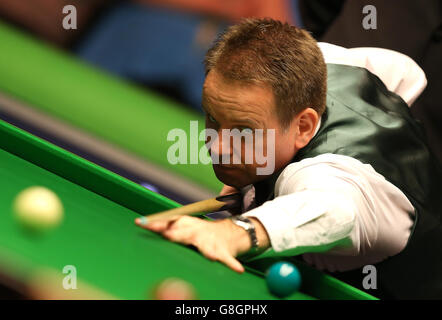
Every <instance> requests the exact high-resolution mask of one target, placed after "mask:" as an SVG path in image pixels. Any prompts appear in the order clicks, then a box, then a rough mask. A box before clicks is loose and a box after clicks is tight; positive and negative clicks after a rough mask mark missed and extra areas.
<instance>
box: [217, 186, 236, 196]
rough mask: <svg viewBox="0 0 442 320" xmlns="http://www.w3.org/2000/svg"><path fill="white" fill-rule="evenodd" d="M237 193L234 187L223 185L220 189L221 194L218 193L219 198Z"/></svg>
mask: <svg viewBox="0 0 442 320" xmlns="http://www.w3.org/2000/svg"><path fill="white" fill-rule="evenodd" d="M237 192H239V190H238V189H236V188H235V187H231V186H228V185H226V184H225V185H224V186H223V188H222V189H221V192H220V193H219V195H220V196H225V195H227V194H232V193H237Z"/></svg>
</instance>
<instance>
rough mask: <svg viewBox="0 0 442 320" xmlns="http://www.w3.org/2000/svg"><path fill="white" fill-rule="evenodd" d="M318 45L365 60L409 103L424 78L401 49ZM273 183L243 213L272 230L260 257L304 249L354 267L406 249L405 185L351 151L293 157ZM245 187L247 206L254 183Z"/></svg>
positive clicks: (409, 211) (409, 213) (349, 59)
mask: <svg viewBox="0 0 442 320" xmlns="http://www.w3.org/2000/svg"><path fill="white" fill-rule="evenodd" d="M319 46H320V48H321V50H322V52H323V55H324V58H325V60H326V62H327V63H337V64H346V65H354V66H359V67H365V68H367V69H368V70H369V71H371V72H372V73H374V74H376V75H377V76H378V77H379V78H380V79H381V80H382V81H383V82H384V83H385V85H386V86H387V88H388V89H389V90H391V91H394V92H396V93H397V94H398V95H400V96H401V97H402V98H403V99H404V100H405V101H406V102H407V104H408V105H409V106H410V105H411V104H412V103H413V102H414V100H415V99H416V98H417V97H418V96H419V95H420V93H421V92H422V91H423V89H424V88H425V86H426V79H425V74H424V73H423V71H422V70H421V69H420V68H419V66H417V64H416V63H415V62H414V61H413V60H411V59H410V58H408V57H407V56H404V55H402V54H400V53H397V52H394V51H391V50H385V49H380V48H355V49H345V48H342V47H338V46H334V45H331V44H326V43H320V44H319ZM399 71H400V72H399ZM404 71H405V72H404ZM319 126H320V124H318V127H317V128H316V132H317V131H318V129H319ZM274 191H275V199H274V200H271V201H267V202H265V203H264V204H263V205H262V206H260V207H257V208H254V209H252V210H250V211H248V212H246V213H244V214H243V215H244V216H247V217H255V218H256V219H258V220H259V221H260V222H261V223H262V225H263V226H264V228H265V230H266V231H267V234H268V236H269V238H270V243H271V247H270V248H269V249H268V250H266V251H265V252H264V253H262V254H260V255H259V256H257V257H256V258H259V257H268V256H281V255H282V256H295V255H301V254H302V255H303V259H304V260H305V261H306V262H307V263H309V264H311V265H313V266H315V267H316V268H317V269H320V270H328V271H332V272H333V271H347V270H352V269H356V268H359V267H362V266H364V265H368V264H374V263H377V262H380V261H382V260H384V259H386V258H388V257H390V256H394V255H396V254H398V253H399V252H401V251H402V250H403V249H404V248H405V246H406V244H407V241H408V239H409V237H410V234H411V230H412V227H413V224H414V208H413V206H412V204H411V203H410V201H409V200H408V199H407V197H406V196H405V195H404V194H403V192H402V191H401V190H399V189H398V188H397V187H395V186H394V185H393V184H392V183H390V182H388V181H387V180H386V179H385V178H384V177H383V176H382V175H380V174H378V173H377V172H376V171H375V170H374V169H373V168H372V167H371V166H370V165H368V164H363V163H362V162H360V161H358V160H356V159H354V158H351V157H348V156H343V155H336V154H323V155H319V156H317V157H314V158H308V159H304V160H302V161H299V162H296V163H292V164H290V165H288V166H287V167H286V168H285V169H284V170H283V171H282V173H281V174H280V176H279V178H278V180H277V182H276V184H275V190H274ZM243 192H244V193H245V195H244V201H245V203H244V205H245V206H246V207H247V206H249V205H250V204H251V203H250V202H251V200H252V199H253V196H254V189H253V187H250V186H249V188H245V189H243Z"/></svg>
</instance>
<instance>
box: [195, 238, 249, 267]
mask: <svg viewBox="0 0 442 320" xmlns="http://www.w3.org/2000/svg"><path fill="white" fill-rule="evenodd" d="M196 245H197V248H198V249H199V251H200V252H201V253H202V254H203V255H204V256H205V257H206V258H208V259H210V260H213V261H219V262H221V263H224V264H225V265H226V266H227V267H229V268H230V269H232V270H234V271H236V272H238V273H243V272H244V267H243V265H242V264H241V263H240V262H239V261H238V260H237V259H235V257H233V256H232V255H231V254H230V253H229V252H228V251H220V250H217V249H216V247H213V246H211V247H208V246H207V245H203V246H200V245H198V244H196Z"/></svg>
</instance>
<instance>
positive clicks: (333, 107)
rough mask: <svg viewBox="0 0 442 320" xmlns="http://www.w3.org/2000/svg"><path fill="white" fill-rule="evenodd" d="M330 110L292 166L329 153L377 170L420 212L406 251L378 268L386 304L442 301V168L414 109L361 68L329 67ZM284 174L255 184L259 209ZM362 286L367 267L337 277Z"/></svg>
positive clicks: (379, 293)
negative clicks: (306, 159)
mask: <svg viewBox="0 0 442 320" xmlns="http://www.w3.org/2000/svg"><path fill="white" fill-rule="evenodd" d="M327 68H328V83H327V85H328V89H327V109H326V112H325V113H324V115H323V116H322V120H321V121H322V124H321V128H320V130H319V131H318V133H317V134H316V136H315V137H314V138H313V139H312V140H311V141H310V143H309V144H308V145H307V146H306V147H304V148H303V149H301V150H300V151H299V152H298V153H297V154H296V156H295V158H294V159H293V162H296V161H300V160H302V159H305V158H312V157H315V156H317V155H320V154H324V153H334V154H340V155H345V156H350V157H353V158H355V159H358V160H359V161H361V162H363V163H367V164H370V165H371V166H372V167H373V168H374V169H375V170H376V171H377V172H378V173H380V174H382V175H383V176H384V177H385V178H386V179H387V180H388V181H390V182H391V183H393V184H394V185H395V186H397V187H398V188H399V189H400V190H401V191H402V192H403V193H404V194H405V195H406V196H407V197H408V199H409V200H410V202H411V203H412V204H413V206H414V208H415V214H416V218H414V219H415V220H414V221H415V223H414V226H413V229H412V233H411V236H410V238H409V241H408V244H407V246H406V248H405V249H404V250H403V251H402V252H400V253H399V254H397V255H395V256H392V257H390V258H388V259H386V260H384V261H382V262H380V263H378V264H376V265H375V267H376V269H377V286H378V288H377V289H376V290H373V289H372V290H368V291H367V292H369V293H370V294H372V295H374V296H377V297H379V298H388V299H401V298H402V299H406V298H439V299H441V298H442V227H441V211H442V170H441V167H440V164H439V163H437V162H436V161H437V160H435V157H434V156H433V155H432V154H431V152H430V151H429V149H428V146H427V143H426V138H425V136H424V133H423V130H422V128H421V126H420V125H419V123H417V122H416V121H415V120H414V119H413V118H412V116H411V114H410V111H409V108H408V106H407V104H406V103H405V102H404V101H403V100H402V99H401V98H400V97H399V96H397V95H396V94H394V93H392V92H390V91H388V89H387V88H386V87H385V85H384V84H383V83H382V82H381V81H380V79H379V78H378V77H376V76H375V75H373V74H372V73H370V72H369V71H368V70H366V69H363V68H358V67H351V66H344V65H335V64H328V65H327ZM276 178H277V174H275V175H273V177H270V178H269V179H267V180H265V181H264V182H261V183H258V184H255V189H256V195H255V200H256V202H257V204H262V203H263V202H265V201H266V200H270V199H272V198H273V189H274V183H275V181H276ZM333 276H336V277H338V278H340V279H342V280H344V281H346V282H348V283H350V284H352V285H354V286H356V287H358V288H361V289H363V288H362V281H363V278H364V277H365V276H366V275H365V274H363V273H362V269H358V270H352V271H350V272H341V273H334V274H333Z"/></svg>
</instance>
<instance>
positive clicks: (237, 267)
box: [219, 254, 244, 273]
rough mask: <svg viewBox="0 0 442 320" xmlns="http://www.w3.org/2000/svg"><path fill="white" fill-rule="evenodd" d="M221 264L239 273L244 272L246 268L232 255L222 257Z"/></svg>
mask: <svg viewBox="0 0 442 320" xmlns="http://www.w3.org/2000/svg"><path fill="white" fill-rule="evenodd" d="M219 261H220V262H222V263H224V264H225V265H226V266H228V267H229V268H230V269H232V270H233V271H236V272H238V273H243V272H244V266H243V265H242V264H241V262H239V261H238V260H237V259H235V258H234V257H233V256H231V255H230V254H225V255H222V256H221V257H220V259H219Z"/></svg>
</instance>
